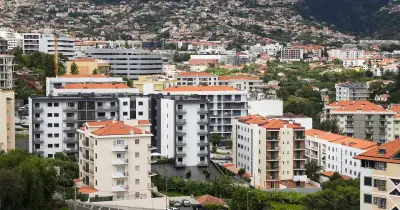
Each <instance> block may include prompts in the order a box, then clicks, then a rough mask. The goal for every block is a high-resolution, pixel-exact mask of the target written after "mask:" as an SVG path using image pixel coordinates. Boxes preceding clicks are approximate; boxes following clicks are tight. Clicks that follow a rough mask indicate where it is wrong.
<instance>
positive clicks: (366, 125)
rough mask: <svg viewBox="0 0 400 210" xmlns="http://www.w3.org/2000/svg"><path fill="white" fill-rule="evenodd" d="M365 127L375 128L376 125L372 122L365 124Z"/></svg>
mask: <svg viewBox="0 0 400 210" xmlns="http://www.w3.org/2000/svg"><path fill="white" fill-rule="evenodd" d="M365 127H366V128H373V127H374V124H372V123H367V124H365Z"/></svg>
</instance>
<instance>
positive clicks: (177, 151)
mask: <svg viewBox="0 0 400 210" xmlns="http://www.w3.org/2000/svg"><path fill="white" fill-rule="evenodd" d="M150 98H151V99H150V104H151V114H150V116H151V118H150V121H151V123H152V130H151V132H152V133H153V134H154V138H153V141H152V145H153V146H155V147H156V148H157V151H158V152H159V153H160V154H161V155H162V156H163V157H168V158H174V159H175V166H176V167H197V166H208V164H209V161H210V150H209V146H210V127H209V121H210V116H209V102H208V101H207V100H206V99H202V98H197V97H189V96H168V95H161V94H160V95H152V96H150Z"/></svg>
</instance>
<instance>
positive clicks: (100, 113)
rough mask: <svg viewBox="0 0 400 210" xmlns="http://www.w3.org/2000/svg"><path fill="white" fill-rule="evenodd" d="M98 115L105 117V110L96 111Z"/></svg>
mask: <svg viewBox="0 0 400 210" xmlns="http://www.w3.org/2000/svg"><path fill="white" fill-rule="evenodd" d="M97 116H98V117H105V116H106V113H105V112H97Z"/></svg>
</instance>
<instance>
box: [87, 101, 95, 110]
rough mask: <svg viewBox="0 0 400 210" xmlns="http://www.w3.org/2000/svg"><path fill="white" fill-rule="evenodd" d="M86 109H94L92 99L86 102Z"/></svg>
mask: <svg viewBox="0 0 400 210" xmlns="http://www.w3.org/2000/svg"><path fill="white" fill-rule="evenodd" d="M87 109H88V110H95V109H96V106H95V103H94V101H88V102H87Z"/></svg>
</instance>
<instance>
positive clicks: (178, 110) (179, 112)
mask: <svg viewBox="0 0 400 210" xmlns="http://www.w3.org/2000/svg"><path fill="white" fill-rule="evenodd" d="M176 114H186V109H177V110H176Z"/></svg>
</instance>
